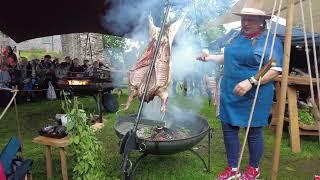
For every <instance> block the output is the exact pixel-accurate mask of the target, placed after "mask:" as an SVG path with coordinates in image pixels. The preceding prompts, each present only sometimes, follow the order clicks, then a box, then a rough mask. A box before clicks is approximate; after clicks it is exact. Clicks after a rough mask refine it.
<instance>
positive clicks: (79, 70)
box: [69, 58, 84, 77]
mask: <svg viewBox="0 0 320 180" xmlns="http://www.w3.org/2000/svg"><path fill="white" fill-rule="evenodd" d="M83 72H84V70H83V67H82V66H80V62H79V59H78V58H74V59H73V64H72V65H71V67H70V69H69V76H71V77H82V76H83Z"/></svg>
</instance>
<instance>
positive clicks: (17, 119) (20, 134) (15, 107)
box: [14, 87, 23, 158]
mask: <svg viewBox="0 0 320 180" xmlns="http://www.w3.org/2000/svg"><path fill="white" fill-rule="evenodd" d="M16 88H17V87H16ZM14 111H15V113H16V124H17V128H18V136H19V140H20V142H21V151H20V156H21V157H22V158H23V151H22V150H23V137H22V133H21V126H20V121H19V115H18V107H17V100H16V98H14Z"/></svg>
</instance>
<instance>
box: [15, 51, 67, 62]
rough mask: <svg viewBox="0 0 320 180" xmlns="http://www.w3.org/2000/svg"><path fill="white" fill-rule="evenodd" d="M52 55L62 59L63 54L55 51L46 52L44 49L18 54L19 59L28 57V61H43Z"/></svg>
mask: <svg viewBox="0 0 320 180" xmlns="http://www.w3.org/2000/svg"><path fill="white" fill-rule="evenodd" d="M47 54H48V55H50V56H51V57H57V58H61V57H62V54H61V53H57V52H54V51H46V50H43V49H32V50H29V51H20V54H18V56H19V57H26V58H28V60H32V59H36V58H37V59H41V58H43V57H44V56H45V55H47Z"/></svg>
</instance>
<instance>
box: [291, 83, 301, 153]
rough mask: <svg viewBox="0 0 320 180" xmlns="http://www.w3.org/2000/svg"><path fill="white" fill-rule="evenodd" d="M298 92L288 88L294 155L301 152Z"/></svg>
mask: <svg viewBox="0 0 320 180" xmlns="http://www.w3.org/2000/svg"><path fill="white" fill-rule="evenodd" d="M297 103H298V101H297V90H296V88H294V87H292V86H291V87H290V86H288V109H289V122H290V142H291V150H292V152H294V153H298V152H300V151H301V149H300V132H299V117H298V106H297Z"/></svg>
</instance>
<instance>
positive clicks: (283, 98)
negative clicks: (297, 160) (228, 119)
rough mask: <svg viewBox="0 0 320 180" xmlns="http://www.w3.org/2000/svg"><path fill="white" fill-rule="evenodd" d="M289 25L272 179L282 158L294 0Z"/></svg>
mask: <svg viewBox="0 0 320 180" xmlns="http://www.w3.org/2000/svg"><path fill="white" fill-rule="evenodd" d="M287 2H288V4H287V7H288V9H287V23H286V24H287V25H286V38H285V42H284V59H283V66H282V79H281V93H280V94H281V96H280V100H279V111H278V112H279V119H278V123H277V131H276V141H275V146H274V154H273V164H272V177H271V179H272V180H276V179H277V176H278V170H279V159H280V148H281V139H282V131H283V121H284V113H285V103H286V95H287V85H288V74H289V63H290V52H291V39H292V24H293V13H294V2H293V0H288V1H287Z"/></svg>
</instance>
